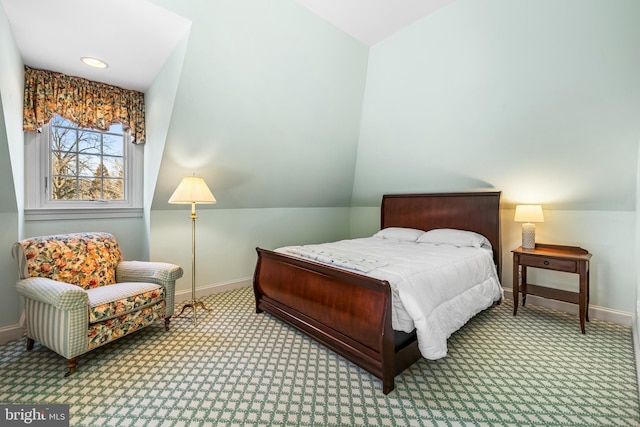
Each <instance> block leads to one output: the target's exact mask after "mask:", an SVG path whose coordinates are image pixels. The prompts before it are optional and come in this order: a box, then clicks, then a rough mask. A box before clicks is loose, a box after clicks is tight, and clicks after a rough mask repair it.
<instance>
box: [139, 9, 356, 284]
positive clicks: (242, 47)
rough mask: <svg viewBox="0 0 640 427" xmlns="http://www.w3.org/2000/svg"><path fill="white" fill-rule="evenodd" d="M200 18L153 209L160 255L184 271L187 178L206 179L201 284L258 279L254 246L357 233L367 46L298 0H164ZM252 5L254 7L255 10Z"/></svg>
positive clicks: (154, 255)
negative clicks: (353, 220) (353, 205)
mask: <svg viewBox="0 0 640 427" xmlns="http://www.w3.org/2000/svg"><path fill="white" fill-rule="evenodd" d="M154 3H156V4H158V5H160V6H163V7H166V8H167V9H169V10H172V11H174V12H175V13H178V14H179V15H181V16H183V17H185V18H187V19H189V20H191V21H192V26H191V31H190V34H189V40H188V45H187V47H186V52H185V55H184V61H183V63H182V71H181V74H180V81H179V85H178V89H177V93H176V98H175V103H174V105H173V111H172V115H171V119H170V125H169V129H168V134H167V141H166V146H165V149H164V153H163V157H162V164H161V167H160V171H159V175H158V180H157V184H156V186H155V192H154V197H153V205H152V210H151V259H152V260H155V261H167V262H174V263H177V264H179V265H181V266H182V267H183V268H184V270H185V276H184V277H183V278H182V279H181V280H180V281H179V282H178V290H179V291H180V290H188V289H190V287H191V258H190V257H191V231H190V230H191V229H190V227H191V222H190V221H189V209H188V206H184V205H170V204H168V203H167V201H168V199H169V197H170V196H171V194H172V193H173V191H174V190H175V188H176V186H177V185H178V183H179V182H180V180H181V179H182V178H183V177H184V176H187V175H191V174H193V173H195V174H197V175H201V176H203V177H204V178H205V180H206V182H207V183H208V185H209V186H210V188H211V190H212V191H213V193H214V195H215V196H216V198H217V200H218V203H217V204H216V205H200V206H198V209H197V211H198V217H199V219H198V220H197V242H198V250H197V252H198V253H197V259H196V264H197V277H198V286H199V287H200V286H209V285H214V284H220V283H224V282H228V281H237V280H241V279H246V278H248V277H251V275H252V274H253V268H254V267H255V262H256V253H255V247H256V246H264V247H267V248H275V247H277V246H279V245H281V244H286V243H309V242H310V241H316V242H320V241H323V240H325V239H340V238H345V237H348V235H349V208H348V207H349V205H350V200H351V190H352V186H353V174H354V168H355V162H356V150H357V144H358V134H359V126H360V113H361V110H362V96H363V92H364V86H365V79H366V67H367V55H368V49H367V47H366V46H364V45H362V44H361V43H359V42H357V41H356V40H355V39H353V38H351V37H350V36H348V35H346V34H345V33H343V32H342V31H340V30H338V29H337V28H335V27H333V26H331V25H330V24H328V23H326V22H325V21H323V20H322V19H320V18H318V17H317V16H315V15H313V14H312V13H311V12H309V11H308V10H307V9H306V8H304V7H302V6H300V5H299V4H297V3H296V2H295V1H292V0H276V1H269V2H264V1H261V0H217V1H190V2H180V1H176V0H155V1H154ZM248 11H250V13H249V12H248Z"/></svg>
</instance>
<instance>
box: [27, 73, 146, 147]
mask: <svg viewBox="0 0 640 427" xmlns="http://www.w3.org/2000/svg"><path fill="white" fill-rule="evenodd" d="M54 114H59V115H61V116H63V117H65V118H67V119H69V120H71V121H73V122H74V123H76V124H78V125H79V126H81V127H86V128H94V129H100V130H105V131H106V130H108V129H109V126H110V125H111V124H112V123H114V122H120V123H122V125H123V127H124V128H125V129H127V130H128V131H129V132H130V133H131V135H132V136H133V142H134V144H144V142H145V128H144V94H143V93H142V92H138V91H135V90H128V89H122V88H119V87H115V86H110V85H107V84H104V83H97V82H92V81H90V80H86V79H83V78H80V77H72V76H67V75H65V74H61V73H54V72H51V71H45V70H36V69H34V68H30V67H25V73H24V119H23V129H24V130H25V131H35V130H38V129H40V128H42V126H44V125H45V124H46V123H48V122H49V120H51V118H52V117H53V116H54Z"/></svg>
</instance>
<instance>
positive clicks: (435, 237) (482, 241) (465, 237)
mask: <svg viewBox="0 0 640 427" xmlns="http://www.w3.org/2000/svg"><path fill="white" fill-rule="evenodd" d="M418 243H433V244H436V245H453V246H458V247H462V246H470V247H472V248H481V247H483V246H484V247H487V248H491V243H490V242H489V240H488V239H487V238H486V237H484V236H483V235H482V234H478V233H474V232H473V231H465V230H456V229H453V228H438V229H435V230H430V231H427V232H425V233H424V234H422V236H420V238H419V239H418Z"/></svg>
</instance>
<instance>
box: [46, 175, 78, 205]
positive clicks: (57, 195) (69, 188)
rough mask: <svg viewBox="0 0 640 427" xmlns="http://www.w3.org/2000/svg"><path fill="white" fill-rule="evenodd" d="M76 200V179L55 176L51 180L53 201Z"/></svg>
mask: <svg viewBox="0 0 640 427" xmlns="http://www.w3.org/2000/svg"><path fill="white" fill-rule="evenodd" d="M75 198H76V182H75V179H74V178H68V177H63V176H54V177H53V178H52V179H51V199H53V200H74V199H75Z"/></svg>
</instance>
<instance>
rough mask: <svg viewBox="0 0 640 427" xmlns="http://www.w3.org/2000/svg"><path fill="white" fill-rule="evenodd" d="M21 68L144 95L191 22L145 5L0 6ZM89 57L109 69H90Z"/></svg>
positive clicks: (35, 1)
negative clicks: (74, 78) (2, 8)
mask: <svg viewBox="0 0 640 427" xmlns="http://www.w3.org/2000/svg"><path fill="white" fill-rule="evenodd" d="M1 1H2V6H3V7H4V9H5V11H6V13H7V18H8V19H9V23H10V25H11V30H12V33H13V36H14V37H15V40H16V44H17V45H18V49H19V51H20V55H21V56H22V61H23V62H24V63H25V65H28V66H30V67H32V68H41V69H46V70H51V71H56V72H61V73H64V74H68V75H72V76H78V77H84V78H86V79H89V80H93V81H98V82H103V83H108V84H111V85H115V86H120V87H124V88H127V89H135V90H140V91H144V90H146V89H147V88H148V87H149V86H150V85H151V83H152V82H153V79H154V78H155V76H156V75H157V73H158V71H159V70H160V69H161V68H162V66H163V65H164V63H165V61H166V59H167V57H168V56H169V54H170V53H171V51H173V49H174V48H175V46H176V44H177V43H178V42H179V41H180V39H181V37H182V35H183V34H184V32H185V31H186V30H187V28H188V27H189V25H191V22H190V21H189V20H187V19H185V18H183V17H181V16H179V15H176V14H175V13H173V12H170V11H168V10H166V9H164V8H162V7H159V6H156V5H154V4H152V3H150V2H148V1H146V0H135V1H133V0H55V1H51V0H1ZM82 56H93V57H96V58H99V59H102V60H103V61H105V62H107V63H108V64H109V67H108V68H107V69H96V68H91V67H89V66H87V65H85V64H83V63H82V62H81V61H80V57H82Z"/></svg>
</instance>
